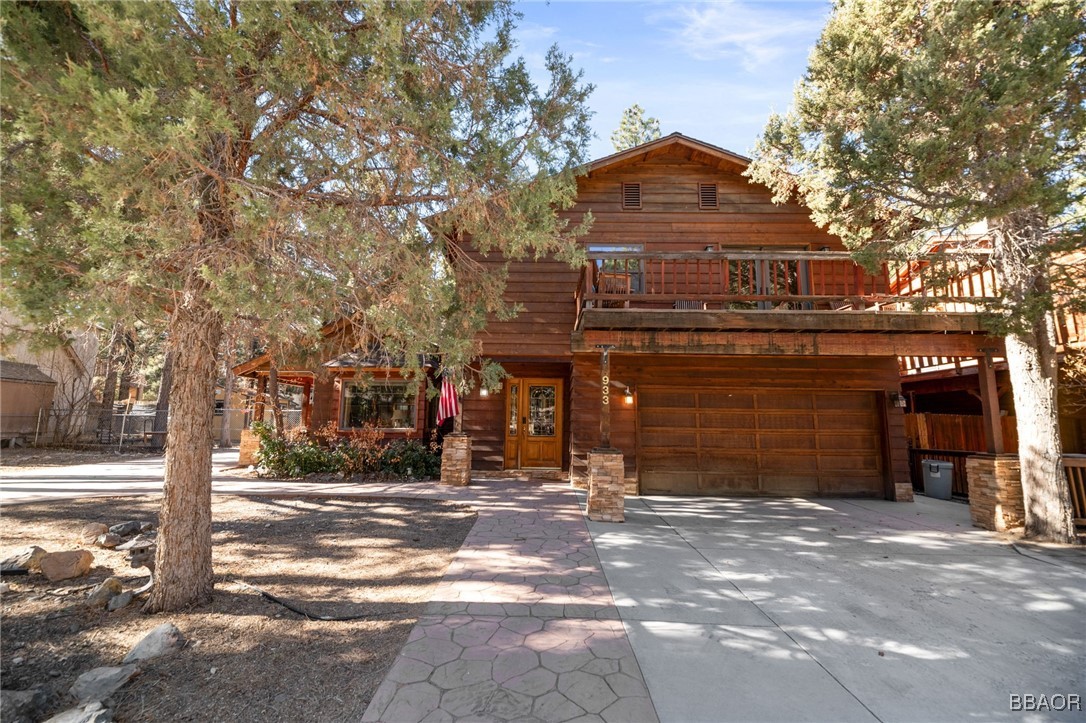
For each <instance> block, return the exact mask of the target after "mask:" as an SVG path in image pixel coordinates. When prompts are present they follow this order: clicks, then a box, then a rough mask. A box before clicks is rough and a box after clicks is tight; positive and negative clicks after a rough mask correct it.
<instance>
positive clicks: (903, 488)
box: [894, 482, 913, 502]
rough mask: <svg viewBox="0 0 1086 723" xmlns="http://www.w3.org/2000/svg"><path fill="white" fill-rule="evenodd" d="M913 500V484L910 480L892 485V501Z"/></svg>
mask: <svg viewBox="0 0 1086 723" xmlns="http://www.w3.org/2000/svg"><path fill="white" fill-rule="evenodd" d="M912 501H913V484H912V482H906V483H904V484H895V485H894V502H912Z"/></svg>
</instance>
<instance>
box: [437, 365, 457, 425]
mask: <svg viewBox="0 0 1086 723" xmlns="http://www.w3.org/2000/svg"><path fill="white" fill-rule="evenodd" d="M459 414H460V400H459V399H458V398H457V396H456V387H454V386H453V383H452V380H450V379H449V377H447V376H445V377H442V379H441V399H440V401H438V403H437V423H438V424H441V423H442V422H444V421H445V420H446V419H448V418H449V417H456V416H459Z"/></svg>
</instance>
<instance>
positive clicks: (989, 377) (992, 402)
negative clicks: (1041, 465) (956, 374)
mask: <svg viewBox="0 0 1086 723" xmlns="http://www.w3.org/2000/svg"><path fill="white" fill-rule="evenodd" d="M982 351H984V356H982V357H977V377H978V378H979V379H980V406H981V411H982V412H983V414H984V441H985V443H986V445H987V447H988V453H989V454H1003V452H1004V448H1003V423H1002V422H1003V420H1002V419H1000V415H999V387H998V386H996V376H995V363H994V361H993V359H992V352H991V351H989V350H987V349H983V350H982Z"/></svg>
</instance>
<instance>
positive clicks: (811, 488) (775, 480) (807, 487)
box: [761, 474, 819, 496]
mask: <svg viewBox="0 0 1086 723" xmlns="http://www.w3.org/2000/svg"><path fill="white" fill-rule="evenodd" d="M761 492H762V493H763V494H767V495H774V496H786V495H787V496H792V495H797V496H799V495H817V494H818V493H819V488H818V478H817V477H799V476H796V475H767V474H763V475H762V476H761Z"/></svg>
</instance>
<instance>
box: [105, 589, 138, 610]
mask: <svg viewBox="0 0 1086 723" xmlns="http://www.w3.org/2000/svg"><path fill="white" fill-rule="evenodd" d="M133 597H134V596H133V594H132V591H131V590H127V591H125V592H122V593H121V594H120V595H114V596H113V597H112V598H110V600H109V604H107V605H106V610H108V611H109V612H111V613H112V612H115V611H117V610H120V609H121V608H126V607H128V606H129V604H130V603H131V602H132V598H133Z"/></svg>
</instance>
